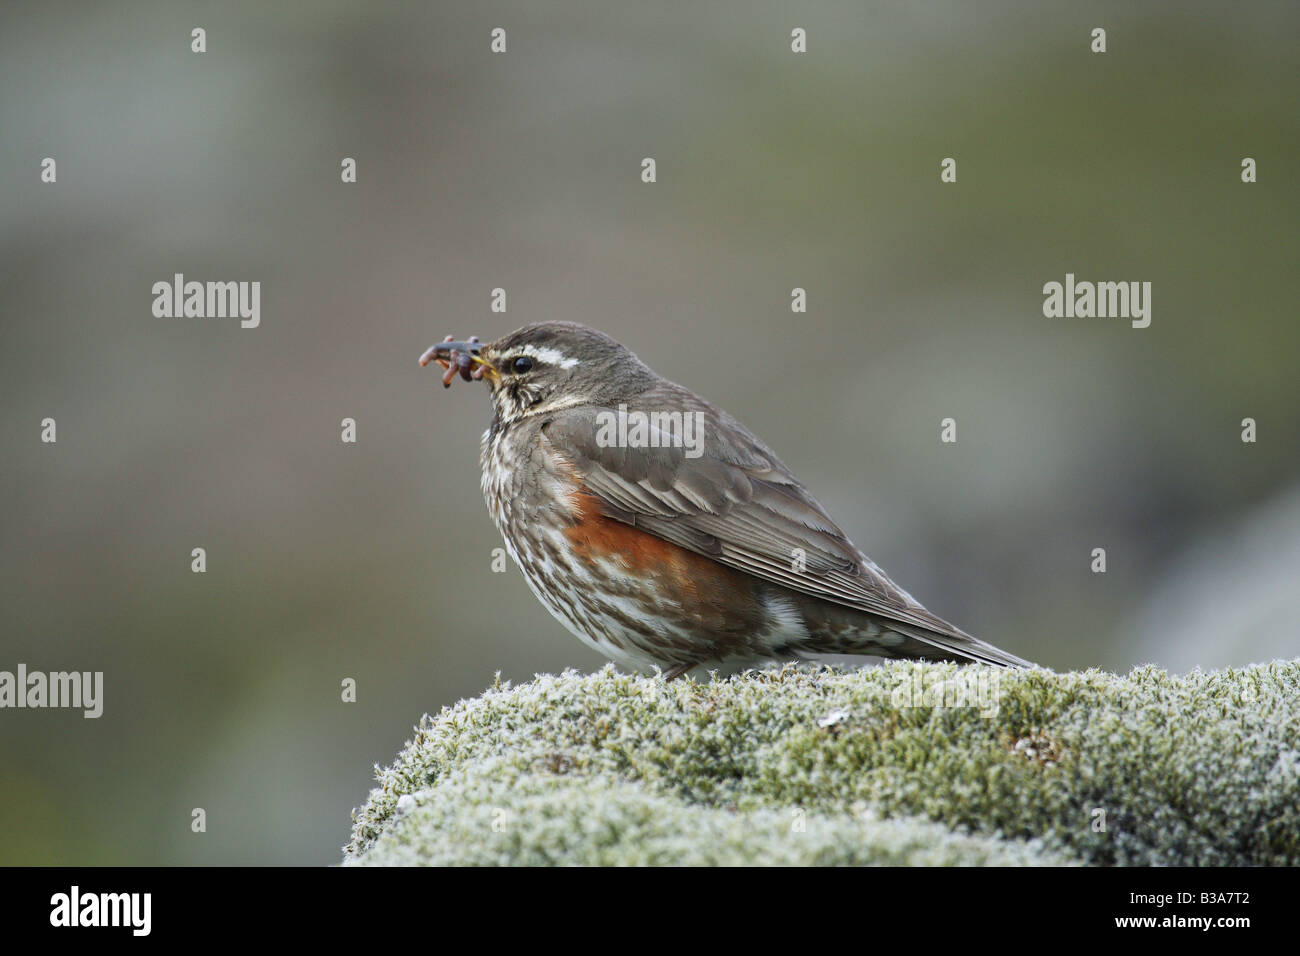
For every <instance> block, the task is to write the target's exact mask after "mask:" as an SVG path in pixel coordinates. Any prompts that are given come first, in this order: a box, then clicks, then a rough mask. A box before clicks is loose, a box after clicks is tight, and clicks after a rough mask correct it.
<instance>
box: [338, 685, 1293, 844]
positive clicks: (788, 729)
mask: <svg viewBox="0 0 1300 956" xmlns="http://www.w3.org/2000/svg"><path fill="white" fill-rule="evenodd" d="M378 780H379V787H378V788H377V789H375V790H374V791H372V793H371V795H370V799H369V801H368V802H367V804H366V805H365V806H364V807H362V808H361V809H360V810H358V811H356V812H355V813H354V814H353V818H354V824H355V827H354V832H353V837H352V842H351V843H350V844H349V845H348V847H347V848H346V857H345V862H346V863H358V864H372V865H373V864H380V865H382V864H406V863H430V864H495V863H516V864H555V863H579V864H623V863H631V864H637V863H690V864H694V863H720V864H744V863H777V864H802V863H815V864H823V863H848V864H858V863H884V864H946V863H955V864H1031V863H1040V864H1061V863H1071V862H1073V863H1093V864H1137V865H1150V864H1164V865H1225V864H1226V865H1246V864H1282V865H1294V864H1296V863H1300V661H1292V662H1281V661H1277V662H1273V663H1271V664H1264V665H1257V666H1252V667H1246V668H1241V669H1238V670H1226V671H1218V672H1213V673H1200V672H1196V673H1193V674H1191V675H1189V676H1186V677H1175V676H1171V675H1169V674H1167V673H1165V672H1164V671H1161V670H1159V669H1156V668H1153V667H1144V668H1139V669H1136V670H1134V671H1132V672H1131V673H1130V674H1128V675H1127V676H1117V675H1113V674H1106V673H1102V672H1099V671H1084V672H1078V673H1068V674H1054V673H1051V672H1049V671H1045V670H1038V669H1036V670H1032V671H1014V672H1009V671H1001V670H995V669H992V668H987V667H980V666H968V667H958V666H956V665H951V664H916V663H910V662H896V663H890V664H885V665H883V666H880V667H876V668H870V669H865V670H860V671H853V672H843V671H833V670H828V669H820V670H815V669H811V668H807V667H800V668H796V667H793V666H791V667H786V668H783V669H779V670H768V671H757V672H749V673H746V674H742V675H738V676H735V677H731V678H726V679H721V680H715V681H712V682H708V683H697V682H693V681H690V680H683V681H675V682H672V683H665V682H664V681H663V680H662V679H659V678H648V677H639V676H630V675H625V674H620V673H618V672H617V671H615V670H614V669H613V668H612V667H610V668H606V669H604V670H602V671H600V672H599V673H596V674H591V675H587V676H583V675H580V674H577V673H574V672H566V673H564V674H562V675H560V676H558V677H557V676H549V675H548V676H541V677H538V678H537V679H536V680H533V681H531V682H530V683H527V684H524V685H521V686H518V687H512V686H509V685H501V684H498V685H497V686H495V687H493V688H491V689H489V690H488V691H487V692H485V693H484V694H483V695H482V696H481V697H478V698H475V699H474V700H466V701H461V702H460V703H458V704H457V705H456V706H454V707H450V708H444V710H443V711H442V713H440V714H439V715H438V716H437V717H432V718H430V717H425V718H424V720H423V721H422V722H421V724H420V726H419V727H418V728H416V735H415V738H414V739H413V740H412V741H410V742H408V744H407V746H406V748H405V749H404V750H403V751H402V752H401V753H400V754H399V755H398V757H397V760H396V761H395V763H394V764H393V766H392V767H390V768H388V769H386V770H379V771H378Z"/></svg>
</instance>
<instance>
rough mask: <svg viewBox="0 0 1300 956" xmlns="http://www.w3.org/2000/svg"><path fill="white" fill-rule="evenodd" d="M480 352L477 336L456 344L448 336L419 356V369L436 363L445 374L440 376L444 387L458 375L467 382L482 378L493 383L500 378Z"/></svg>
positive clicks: (481, 345)
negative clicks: (443, 369)
mask: <svg viewBox="0 0 1300 956" xmlns="http://www.w3.org/2000/svg"><path fill="white" fill-rule="evenodd" d="M482 351H483V343H482V342H480V341H479V339H478V336H477V335H474V336H471V337H470V339H469V341H467V342H457V341H455V340H454V339H452V337H451V336H450V335H449V336H447V337H446V338H445V339H444V340H443V341H441V342H439V343H438V344H437V345H432V346H430V347H429V348H428V350H426V351H425V353H424V354H423V355H421V356H420V367H421V368H423V367H424V366H426V365H428V364H429V363H430V362H437V363H438V364H439V365H441V366H442V367H443V368H445V369H446V370H447V371H446V374H444V375H443V376H442V384H443V385H444V386H450V385H451V383H452V380H453V379H454V378H455V377H456V376H457V375H458V374H459V375H460V377H461V378H463V379H464V380H465V381H467V382H469V381H474V380H476V379H481V378H484V377H487V378H488V379H489V380H490V381H495V380H496V379H497V378H499V377H500V376H499V375H498V374H497V370H496V369H495V368H494V367H493V366H492V363H490V362H489V361H488V360H487V359H485V358H483V357H482V355H481V352H482Z"/></svg>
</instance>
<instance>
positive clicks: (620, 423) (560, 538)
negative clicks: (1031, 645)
mask: <svg viewBox="0 0 1300 956" xmlns="http://www.w3.org/2000/svg"><path fill="white" fill-rule="evenodd" d="M430 362H437V363H438V364H439V365H441V366H442V367H443V368H444V369H445V370H446V371H445V373H444V374H443V376H442V382H443V385H444V386H450V385H451V383H452V382H453V381H454V380H455V379H456V377H458V376H459V377H460V378H462V379H464V380H466V381H482V382H485V383H486V384H487V386H488V389H489V391H490V394H491V400H492V421H491V424H490V425H489V427H488V429H487V431H485V432H484V433H483V437H482V440H481V442H480V454H479V461H480V465H481V470H482V489H483V497H484V500H485V502H486V503H487V508H488V512H489V514H490V515H491V517H492V520H493V522H494V523H495V525H496V527H497V530H498V531H499V532H500V533H501V536H502V538H503V539H504V542H505V546H506V550H507V551H508V552H509V554H510V556H511V557H512V558H513V559H514V561H515V563H516V564H517V565H518V566H519V568H520V570H521V571H522V572H523V575H524V579H525V580H526V581H527V583H528V586H529V588H530V589H531V590H532V592H533V594H534V595H535V596H536V597H537V599H538V600H539V601H540V602H541V603H542V605H543V606H545V607H546V609H547V610H548V611H550V612H551V614H552V615H554V617H555V618H556V619H557V620H558V621H559V622H560V623H561V624H563V625H564V626H565V627H566V628H567V629H568V630H569V631H570V632H572V633H573V634H574V635H575V636H576V637H578V638H579V639H580V640H582V641H583V642H584V643H586V644H587V645H588V646H590V647H591V648H593V649H594V650H596V651H598V652H599V653H601V654H602V655H604V656H605V657H607V658H609V659H611V660H613V661H614V662H615V663H616V664H617V665H619V666H621V667H624V668H627V669H631V670H639V671H648V670H655V669H657V670H658V671H659V672H660V673H661V674H662V675H663V677H664V678H666V679H668V680H674V679H676V678H679V677H681V676H683V675H685V674H687V673H689V672H691V671H692V670H695V669H696V668H706V669H712V670H736V669H741V668H746V667H750V666H756V665H761V664H763V663H764V662H767V661H781V660H785V661H790V660H801V659H805V660H806V659H812V660H816V659H818V658H820V657H825V656H827V655H863V656H871V657H883V658H902V659H912V660H929V661H958V662H965V663H971V662H978V663H983V664H989V665H994V666H998V667H1009V668H1019V667H1032V666H1033V665H1032V664H1030V662H1029V661H1026V660H1024V659H1022V658H1020V657H1017V656H1016V655H1014V654H1011V653H1009V652H1007V651H1004V650H1001V649H999V648H997V647H994V646H993V645H992V644H988V643H986V642H984V641H981V640H979V639H977V638H975V637H972V636H971V635H969V634H967V633H966V632H965V631H962V630H961V629H959V628H958V627H956V626H955V625H953V624H950V623H948V622H947V621H945V620H944V619H943V618H941V617H939V616H937V615H935V614H933V613H931V612H930V611H928V610H926V609H925V607H923V606H922V605H921V604H920V603H919V602H918V601H917V600H916V599H915V598H913V597H912V596H911V595H910V594H908V593H907V592H906V591H904V590H903V589H902V588H900V587H899V586H898V585H897V584H895V583H894V582H893V581H892V580H891V579H890V578H889V576H888V575H886V574H885V572H884V571H883V570H882V569H881V568H880V567H878V566H877V565H876V564H875V562H873V561H872V560H871V559H870V558H868V557H867V556H866V554H864V553H863V552H862V551H861V550H860V549H859V548H858V547H857V546H856V545H855V544H854V543H853V542H852V541H850V540H849V538H848V536H847V535H846V534H845V533H844V532H843V531H842V530H841V529H840V527H839V526H838V525H837V524H836V523H835V522H834V521H833V520H832V518H831V517H830V515H829V514H828V513H827V511H826V509H825V508H823V507H822V506H821V504H819V503H818V502H817V500H816V499H815V498H813V496H812V495H811V494H810V493H809V492H808V490H807V489H806V488H805V487H804V486H803V484H802V483H801V482H800V481H799V479H798V478H796V477H795V475H794V473H793V472H792V471H791V470H790V469H789V468H787V467H786V466H785V464H784V463H783V462H782V461H781V460H780V459H779V458H778V457H777V456H776V454H775V453H774V452H773V451H772V450H771V449H770V448H768V446H767V445H766V444H764V443H763V441H762V440H761V439H759V438H758V437H757V436H756V435H755V434H754V433H753V432H751V431H750V430H749V429H748V428H746V427H745V426H744V425H742V424H741V423H740V422H739V421H738V420H737V419H736V418H734V417H733V416H731V415H730V414H728V413H727V412H726V411H724V410H723V409H721V408H719V407H717V406H715V405H713V404H712V403H710V402H709V401H707V400H705V399H704V398H702V397H700V396H699V395H697V394H695V392H693V391H691V390H690V389H688V388H686V387H684V386H682V385H678V384H675V383H673V382H670V381H668V380H667V379H665V378H663V377H661V376H660V375H659V374H657V373H656V372H654V371H653V370H652V369H651V368H650V367H649V366H648V365H646V364H645V363H644V362H642V361H641V359H639V358H638V357H637V356H636V355H635V354H633V352H632V351H630V350H629V349H628V348H626V347H625V346H623V345H622V344H620V343H619V342H617V341H616V340H615V339H613V338H611V337H610V336H608V335H606V334H605V333H604V332H601V331H599V330H597V329H593V328H590V327H589V326H586V325H582V324H580V323H576V322H562V321H550V322H540V323H536V324H531V325H526V326H524V327H523V328H520V329H517V330H516V331H514V332H511V333H509V334H508V335H505V336H502V337H501V338H499V339H497V340H495V341H492V342H482V341H480V340H479V339H478V337H477V336H475V337H471V338H469V339H467V340H457V339H455V338H454V337H453V336H450V335H449V336H447V337H446V338H445V339H444V340H443V341H441V342H439V343H437V344H435V345H433V346H432V347H430V348H429V349H428V350H427V351H425V353H424V354H423V355H421V357H420V365H421V366H426V365H428V364H429V363H430Z"/></svg>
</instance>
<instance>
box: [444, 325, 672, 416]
mask: <svg viewBox="0 0 1300 956" xmlns="http://www.w3.org/2000/svg"><path fill="white" fill-rule="evenodd" d="M430 362H437V363H438V364H440V365H442V366H443V368H445V369H446V373H445V374H444V375H443V378H442V381H443V384H444V385H451V383H452V381H453V380H454V379H455V377H456V376H457V375H460V377H461V378H463V379H465V380H466V381H472V380H474V379H482V380H483V381H485V382H487V384H488V387H489V388H490V389H491V391H492V404H493V407H494V409H495V412H496V416H497V419H498V420H499V421H500V422H502V423H503V424H508V423H510V422H513V421H516V420H519V419H521V418H524V417H527V416H529V415H536V414H544V413H549V412H552V411H556V410H559V409H561V408H572V407H575V406H580V405H608V406H613V405H617V404H618V403H619V402H620V401H626V400H627V399H628V398H629V397H631V396H635V395H637V394H639V393H640V392H642V391H644V390H645V389H646V388H648V387H649V386H650V385H651V384H653V383H654V381H655V379H656V376H655V373H654V372H652V371H651V370H650V369H649V368H648V367H647V366H646V365H645V363H643V362H642V361H641V360H640V359H639V358H637V357H636V356H635V355H634V354H632V352H630V351H628V349H626V348H624V347H623V346H622V345H620V344H619V343H618V342H616V341H614V340H613V339H612V338H610V337H609V336H608V335H606V334H605V333H604V332H598V331H596V330H595V329H593V328H589V327H588V326H585V325H581V324H579V323H577V322H540V323H538V324H536V325H526V326H524V327H523V328H522V329H517V330H516V331H514V332H511V333H510V334H509V335H505V336H502V337H501V338H499V339H497V340H496V341H495V342H480V341H479V340H478V339H477V337H475V338H470V339H469V340H467V341H456V340H454V339H453V338H452V337H451V336H447V338H446V339H445V340H444V341H442V342H439V343H438V344H437V345H434V346H432V347H431V348H430V349H429V350H428V351H427V352H425V353H424V355H422V356H421V357H420V364H421V365H428V364H429V363H430Z"/></svg>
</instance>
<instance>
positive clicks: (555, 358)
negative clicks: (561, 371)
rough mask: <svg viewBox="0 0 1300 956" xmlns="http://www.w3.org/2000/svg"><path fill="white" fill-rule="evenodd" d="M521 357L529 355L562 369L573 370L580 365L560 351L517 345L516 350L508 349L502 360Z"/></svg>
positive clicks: (543, 347)
mask: <svg viewBox="0 0 1300 956" xmlns="http://www.w3.org/2000/svg"><path fill="white" fill-rule="evenodd" d="M520 355H527V356H529V357H531V358H535V359H537V361H539V362H546V363H547V364H549V365H558V366H559V367H560V368H573V366H575V365H577V364H578V360H577V359H576V358H570V357H569V356H567V355H565V354H564V353H563V352H561V351H560V350H559V349H553V348H550V347H549V346H545V345H542V346H538V345H516V346H515V347H514V348H511V349H506V351H505V352H504V353H502V355H501V358H502V359H512V358H516V357H517V356H520Z"/></svg>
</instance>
